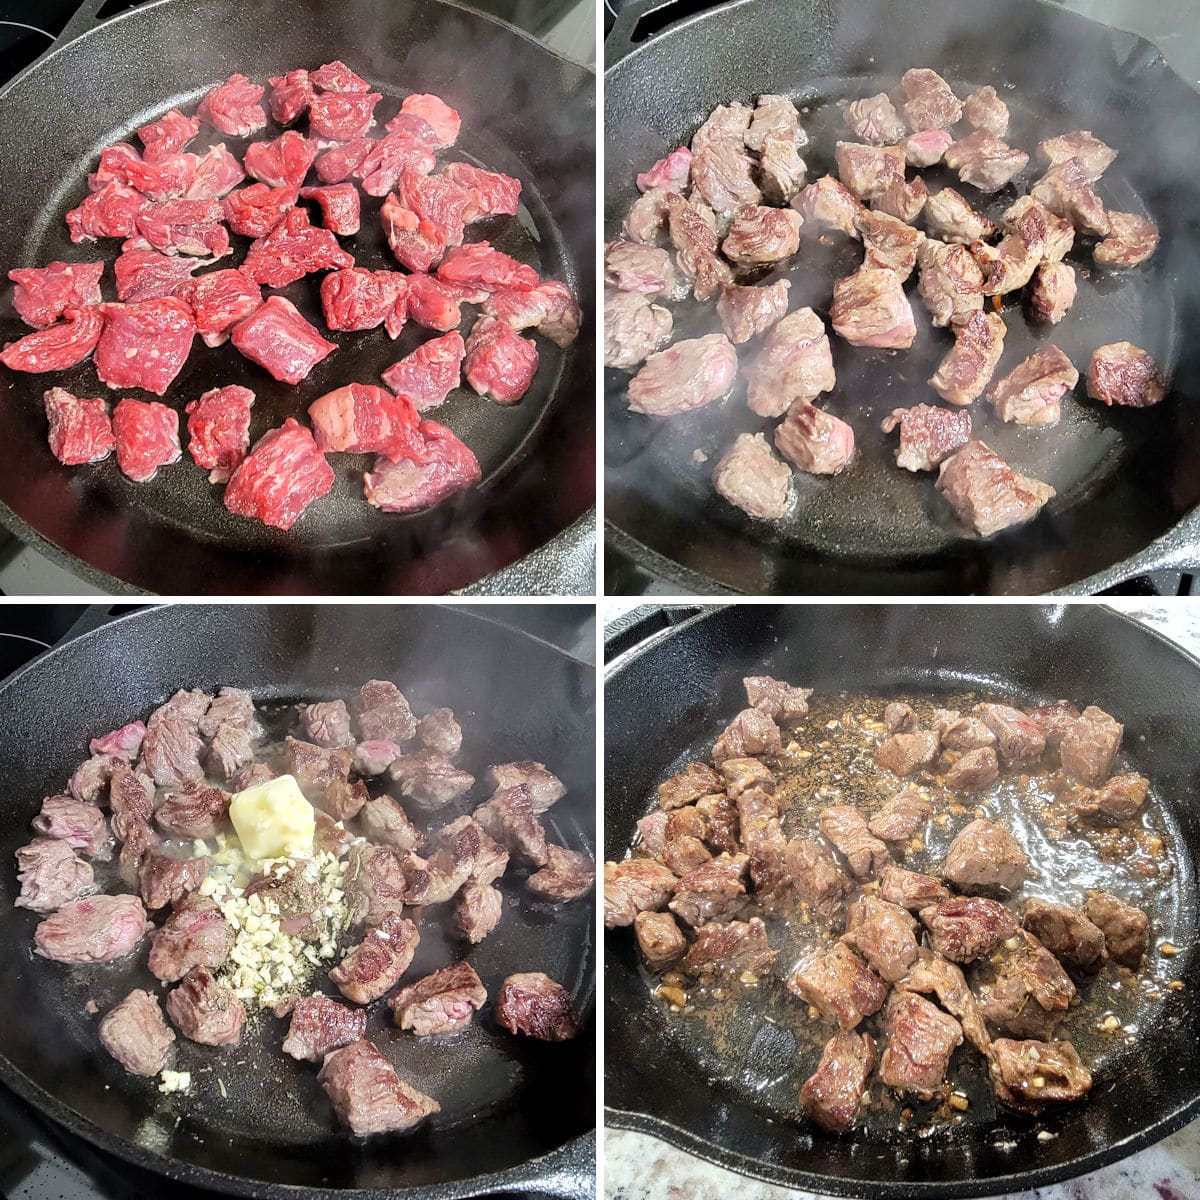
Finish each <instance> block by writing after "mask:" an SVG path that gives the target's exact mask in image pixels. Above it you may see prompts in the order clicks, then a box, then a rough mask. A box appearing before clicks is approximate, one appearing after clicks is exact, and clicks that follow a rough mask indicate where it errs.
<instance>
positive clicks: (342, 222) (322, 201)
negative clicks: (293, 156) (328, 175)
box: [300, 183, 360, 237]
mask: <svg viewBox="0 0 1200 1200" xmlns="http://www.w3.org/2000/svg"><path fill="white" fill-rule="evenodd" d="M300 195H301V196H303V197H304V199H305V200H315V201H316V202H317V203H318V204H319V205H320V206H321V220H322V222H323V223H324V225H325V228H326V229H328V230H329V232H330V233H336V234H339V235H341V236H342V237H349V236H350V235H351V234H355V233H357V232H358V230H359V225H360V210H359V202H358V188H356V187H355V186H354V184H352V183H339V184H335V185H334V186H333V187H306V188H301V189H300Z"/></svg>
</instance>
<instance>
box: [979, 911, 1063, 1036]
mask: <svg viewBox="0 0 1200 1200" xmlns="http://www.w3.org/2000/svg"><path fill="white" fill-rule="evenodd" d="M1013 940H1015V946H1013V947H1012V948H1010V946H1009V942H1005V943H1004V945H1003V946H1002V947H1001V948H1000V949H999V951H998V953H997V954H996V955H995V956H993V958H992V960H991V961H990V963H989V964H988V966H989V971H988V972H985V974H991V973H992V972H993V971H994V979H992V980H991V981H990V982H985V983H984V984H983V985H982V986H981V987H980V989H979V994H980V999H981V1001H982V1003H983V1015H984V1016H985V1017H986V1018H987V1019H988V1021H989V1022H991V1024H992V1025H994V1026H996V1027H997V1028H999V1029H1003V1030H1004V1031H1005V1032H1006V1033H1011V1034H1012V1035H1013V1036H1014V1037H1031V1038H1048V1037H1050V1036H1052V1034H1053V1033H1054V1029H1055V1026H1057V1025H1058V1023H1059V1021H1061V1020H1062V1018H1063V1015H1064V1014H1065V1013H1066V1011H1067V1009H1068V1008H1069V1007H1070V1004H1071V1000H1072V999H1073V998H1074V996H1075V985H1074V984H1073V983H1072V982H1071V979H1070V976H1069V975H1067V973H1066V972H1065V971H1064V970H1063V969H1062V967H1061V966H1060V965H1059V962H1058V959H1056V958H1055V957H1054V955H1053V954H1051V953H1050V951H1049V950H1047V949H1046V947H1045V946H1043V945H1042V943H1041V942H1039V941H1038V940H1037V938H1035V937H1034V936H1033V934H1031V933H1027V932H1026V931H1025V930H1024V929H1019V930H1018V931H1017V933H1016V935H1015V939H1010V941H1013Z"/></svg>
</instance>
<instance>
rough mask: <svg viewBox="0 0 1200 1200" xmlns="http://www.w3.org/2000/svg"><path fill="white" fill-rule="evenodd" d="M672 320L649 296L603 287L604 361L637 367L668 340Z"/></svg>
mask: <svg viewBox="0 0 1200 1200" xmlns="http://www.w3.org/2000/svg"><path fill="white" fill-rule="evenodd" d="M714 238H715V235H714ZM673 323H674V322H673V319H672V317H671V310H670V309H669V308H664V307H663V306H662V305H661V304H653V303H651V300H650V297H649V296H646V295H644V294H643V293H641V292H619V291H616V290H615V289H613V288H605V289H604V365H605V366H607V367H620V368H622V369H624V370H628V369H630V368H631V367H636V366H637V365H638V363H640V362H644V361H645V360H646V359H647V358H648V357H649V356H650V355H651V354H653V353H654V352H655V351H656V350H659V349H661V348H662V347H663V346H664V345H666V343H667V342H668V341H670V340H671V328H672V325H673Z"/></svg>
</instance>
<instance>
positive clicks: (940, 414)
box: [881, 350, 971, 471]
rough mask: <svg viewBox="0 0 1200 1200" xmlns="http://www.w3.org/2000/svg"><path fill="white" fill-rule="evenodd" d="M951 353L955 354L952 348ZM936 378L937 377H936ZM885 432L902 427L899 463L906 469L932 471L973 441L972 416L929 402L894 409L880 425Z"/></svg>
mask: <svg viewBox="0 0 1200 1200" xmlns="http://www.w3.org/2000/svg"><path fill="white" fill-rule="evenodd" d="M950 354H951V355H953V354H954V351H953V350H952V351H951V352H950ZM934 378H937V377H936V376H935V377H934ZM881 428H882V429H883V432H884V433H891V432H892V431H893V430H894V429H899V430H900V445H899V446H898V447H897V448H896V466H898V467H903V468H904V470H906V471H932V470H933V469H934V468H935V467H936V466H937V465H938V464H939V463H941V462H942V461H944V460H945V459H947V458H949V456H950V455H951V454H953V453H954V452H955V451H956V450H958V449H960V448H961V447H963V446H965V445H966V444H967V442H969V441H970V440H971V417H970V415H969V414H968V413H965V412H952V411H950V410H949V409H945V408H935V407H933V406H932V405H929V404H916V405H914V406H913V407H912V408H894V409H893V410H892V412H891V414H890V415H889V416H887V417H885V418H884V420H883V423H882V425H881Z"/></svg>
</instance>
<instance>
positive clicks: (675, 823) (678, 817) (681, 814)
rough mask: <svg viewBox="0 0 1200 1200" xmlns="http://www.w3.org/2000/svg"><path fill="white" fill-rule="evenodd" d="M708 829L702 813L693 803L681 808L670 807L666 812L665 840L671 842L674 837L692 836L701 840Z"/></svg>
mask: <svg viewBox="0 0 1200 1200" xmlns="http://www.w3.org/2000/svg"><path fill="white" fill-rule="evenodd" d="M707 829H708V822H707V821H706V820H705V818H704V814H703V813H702V812H701V811H700V810H699V809H698V808H697V807H696V806H695V805H694V804H688V805H685V806H684V807H683V808H675V809H672V810H671V811H670V812H669V813H668V814H667V825H666V840H667V841H668V842H673V841H674V840H675V839H676V838H681V837H694V838H699V839H700V840H701V841H703V839H704V835H705V833H706V832H707Z"/></svg>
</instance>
